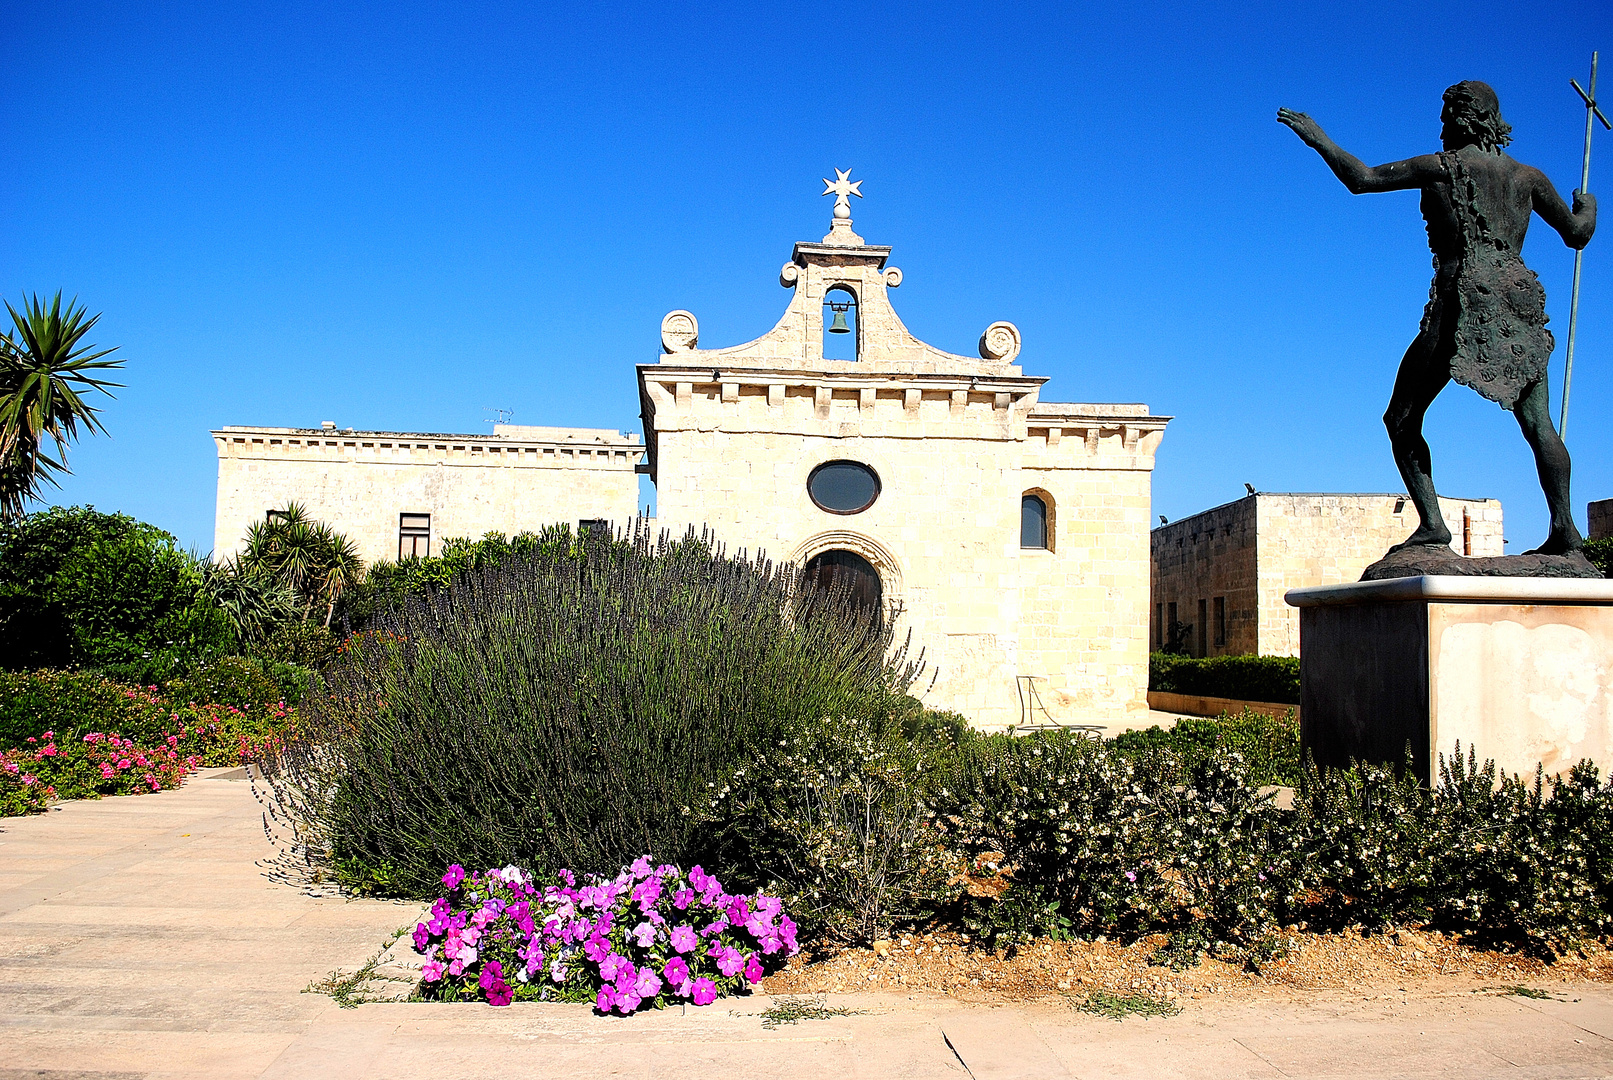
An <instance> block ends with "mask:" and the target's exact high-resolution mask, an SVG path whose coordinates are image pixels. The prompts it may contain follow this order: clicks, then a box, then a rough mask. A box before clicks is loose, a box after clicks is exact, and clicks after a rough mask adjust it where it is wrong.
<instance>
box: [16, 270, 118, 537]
mask: <svg viewBox="0 0 1613 1080" xmlns="http://www.w3.org/2000/svg"><path fill="white" fill-rule="evenodd" d="M6 311H7V312H8V313H9V314H10V315H11V322H12V328H11V329H10V330H5V331H0V519H5V520H15V519H16V518H19V517H21V516H22V513H23V506H24V505H25V504H26V503H27V502H28V501H29V500H31V499H35V498H38V495H39V486H40V484H41V483H49V484H52V485H56V484H57V480H56V478H55V475H54V474H59V473H65V472H67V471H68V468H67V445H68V443H70V442H72V441H74V440H75V439H77V438H78V436H79V433H80V429H83V430H84V431H87V432H90V433H94V432H101V433H103V434H104V433H105V432H106V428H105V426H104V425H102V423H101V421H100V418H99V417H97V416H96V412H97V410H96V407H95V406H94V405H92V404H90V402H89V401H88V400H87V398H88V396H89V395H90V394H91V393H93V392H95V391H99V392H101V393H103V394H106V395H107V396H109V397H110V396H111V394H112V391H111V390H110V387H114V386H121V385H122V384H121V383H115V382H110V381H108V380H106V379H102V378H98V377H97V375H96V374H95V373H98V372H102V371H106V370H108V369H110V368H118V367H122V366H123V361H122V360H108V359H106V357H107V356H109V355H111V354H112V353H113V352H115V351H117V347H116V346H114V347H113V348H111V349H97V348H96V347H95V346H93V345H82V344H81V343H82V341H83V340H84V336H85V335H86V334H88V333H89V332H90V328H91V327H93V326H94V325H95V324H96V322H97V321H98V320H99V319H100V318H101V316H100V315H93V316H89V315H87V314H86V312H85V309H84V308H83V307H81V306H79V304H78V301H77V298H74V299H73V300H70V301H68V303H67V310H66V311H63V310H62V294H61V293H60V292H57V293H56V295H55V297H53V298H52V299H51V300H50V302H49V303H48V304H47V303H46V302H45V301H44V300H43V299H41V298H40V297H39V296H37V295H35V296H30V297H28V298H27V299H26V300H25V301H24V303H23V305H22V310H21V311H18V310H17V309H16V308H14V307H12V306H11V304H10V303H9V302H8V303H7V304H6Z"/></svg>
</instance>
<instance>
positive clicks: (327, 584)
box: [237, 502, 364, 627]
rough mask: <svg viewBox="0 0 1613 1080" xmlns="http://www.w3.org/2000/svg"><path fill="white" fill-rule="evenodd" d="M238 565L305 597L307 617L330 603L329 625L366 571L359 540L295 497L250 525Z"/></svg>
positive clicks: (328, 606)
mask: <svg viewBox="0 0 1613 1080" xmlns="http://www.w3.org/2000/svg"><path fill="white" fill-rule="evenodd" d="M237 565H238V567H239V569H240V570H241V572H243V573H247V574H261V575H264V576H266V577H271V578H274V579H275V580H277V581H279V582H281V583H283V584H284V585H285V587H286V588H288V589H290V590H291V591H292V592H293V593H295V594H296V595H297V598H298V599H299V600H300V601H301V602H302V604H303V618H309V617H311V616H312V614H313V609H314V605H315V604H316V603H321V604H324V605H325V625H326V626H327V627H329V626H330V620H331V616H332V615H333V614H334V613H335V611H336V600H337V598H338V597H340V596H341V595H342V591H343V590H344V589H346V588H347V587H348V586H349V585H352V584H354V583H356V582H357V581H358V580H359V579H360V578H361V577H363V575H364V561H363V560H362V559H361V558H360V557H359V554H358V545H356V544H354V543H353V541H351V540H349V539H348V538H347V537H346V536H343V535H342V534H341V533H339V532H337V531H336V530H335V529H332V528H331V527H330V526H329V525H326V524H325V523H324V522H321V521H315V520H314V519H313V518H311V517H309V516H308V511H307V510H306V509H305V508H304V507H303V506H302V505H301V504H299V503H295V502H292V503H287V504H286V508H285V510H283V511H281V512H279V513H277V514H275V515H274V516H273V517H271V518H270V519H269V520H267V521H261V522H256V523H254V524H253V525H252V527H251V528H250V529H248V530H247V533H246V547H245V549H244V550H243V551H242V552H241V555H240V558H239V559H238V560H237Z"/></svg>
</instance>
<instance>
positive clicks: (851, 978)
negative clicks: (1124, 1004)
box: [762, 930, 1613, 1002]
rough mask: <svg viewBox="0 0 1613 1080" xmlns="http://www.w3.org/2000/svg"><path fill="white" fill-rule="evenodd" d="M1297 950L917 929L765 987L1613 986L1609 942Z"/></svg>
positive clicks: (1401, 936) (986, 993) (1425, 989)
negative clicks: (1191, 954) (1235, 960)
mask: <svg viewBox="0 0 1613 1080" xmlns="http://www.w3.org/2000/svg"><path fill="white" fill-rule="evenodd" d="M1284 939H1285V941H1286V942H1287V943H1288V948H1287V955H1286V956H1285V957H1283V958H1281V959H1274V960H1271V961H1268V962H1266V963H1263V964H1261V965H1260V970H1259V971H1254V970H1251V969H1250V968H1249V967H1248V966H1247V965H1244V964H1232V963H1223V962H1221V961H1218V960H1214V959H1208V958H1206V959H1204V960H1203V961H1202V962H1201V963H1199V965H1198V966H1197V967H1193V968H1189V969H1188V970H1185V971H1172V970H1171V969H1170V968H1169V967H1166V966H1158V965H1154V964H1150V963H1149V962H1148V961H1149V958H1150V957H1151V956H1152V955H1153V953H1154V951H1155V949H1156V948H1157V947H1158V946H1159V945H1160V944H1161V943H1162V942H1163V941H1164V937H1163V936H1155V937H1150V938H1144V939H1143V940H1142V941H1140V942H1137V943H1136V944H1133V945H1117V944H1113V943H1105V942H1087V941H1076V942H1038V943H1037V944H1035V945H1032V946H1029V947H1027V948H1025V949H1022V950H1020V951H1019V952H1017V953H1016V954H1013V955H1006V954H1002V953H993V952H987V951H984V950H982V949H979V948H977V947H975V946H973V945H971V944H970V943H969V942H968V940H967V939H966V938H965V937H964V936H963V935H960V934H955V933H935V934H913V935H907V936H902V937H898V938H896V939H894V940H892V941H890V942H880V943H878V945H877V947H876V948H875V949H849V950H846V951H844V952H840V953H837V954H834V955H827V956H817V957H808V956H807V955H806V954H804V953H803V954H802V955H801V956H797V957H795V958H794V959H793V960H791V962H790V964H789V965H788V966H787V967H786V968H785V969H784V970H782V971H779V972H778V973H777V974H775V975H772V976H770V977H769V978H768V979H767V980H766V981H765V983H764V984H763V987H762V989H763V990H764V991H765V992H767V993H770V994H822V993H853V992H858V991H883V992H886V993H889V992H902V991H907V992H912V993H931V994H947V995H949V996H951V997H954V998H957V999H959V1000H962V1001H974V1002H984V1001H1027V1000H1035V999H1038V998H1047V997H1056V996H1066V997H1068V996H1072V995H1081V994H1083V993H1090V992H1092V991H1097V990H1103V991H1108V992H1109V993H1113V994H1122V995H1146V996H1149V997H1153V998H1159V999H1164V1000H1167V1001H1177V1000H1186V999H1197V998H1202V997H1204V996H1206V995H1210V994H1217V995H1233V996H1240V997H1242V996H1254V997H1259V996H1264V997H1265V999H1266V1000H1273V999H1278V1000H1280V999H1283V998H1287V999H1291V1000H1300V999H1303V998H1304V997H1305V996H1306V995H1308V994H1310V993H1312V992H1314V991H1317V990H1345V991H1350V992H1353V993H1358V994H1360V995H1362V997H1363V998H1367V999H1371V998H1388V999H1397V1000H1398V999H1401V998H1405V997H1407V996H1427V995H1447V994H1451V993H1461V992H1480V993H1482V992H1485V991H1491V992H1496V991H1504V990H1506V989H1509V988H1515V987H1518V986H1529V987H1533V988H1538V989H1543V990H1545V991H1548V992H1549V991H1550V990H1551V988H1552V985H1553V984H1563V983H1568V982H1575V981H1583V980H1595V981H1601V982H1613V954H1610V953H1608V952H1607V951H1606V950H1604V949H1601V948H1600V947H1587V948H1586V949H1585V950H1584V951H1583V953H1570V954H1569V955H1568V956H1565V957H1563V958H1561V959H1559V960H1557V961H1556V962H1554V963H1549V964H1548V963H1545V962H1543V961H1541V960H1537V959H1533V958H1530V957H1527V956H1520V955H1518V954H1516V953H1506V952H1492V951H1487V950H1484V949H1477V948H1469V947H1467V946H1465V945H1463V944H1461V943H1460V942H1459V941H1457V940H1456V939H1454V938H1450V937H1446V936H1444V935H1441V934H1438V933H1433V932H1421V931H1410V930H1400V931H1392V932H1390V933H1388V934H1374V935H1362V934H1360V933H1353V932H1346V933H1342V934H1314V933H1289V934H1286V935H1284Z"/></svg>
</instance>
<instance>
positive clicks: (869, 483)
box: [638, 176, 1167, 727]
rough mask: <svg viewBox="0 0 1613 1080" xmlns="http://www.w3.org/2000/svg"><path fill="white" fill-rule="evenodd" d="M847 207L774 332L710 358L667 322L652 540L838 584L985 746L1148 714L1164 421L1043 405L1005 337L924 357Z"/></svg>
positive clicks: (1142, 414) (655, 432) (798, 272)
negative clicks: (742, 557) (1020, 726)
mask: <svg viewBox="0 0 1613 1080" xmlns="http://www.w3.org/2000/svg"><path fill="white" fill-rule="evenodd" d="M837 185H838V187H839V188H840V189H842V190H837ZM849 187H850V184H849V183H848V182H847V181H846V178H845V177H844V176H841V177H840V178H839V180H837V181H836V183H835V184H831V185H830V191H831V192H835V193H837V194H839V196H840V198H839V200H838V203H837V206H836V210H835V218H834V221H833V228H832V229H831V231H830V233H829V235H828V236H826V237H824V238H823V240H822V241H821V242H819V243H798V244H796V245H795V247H794V250H793V252H792V253H791V256H790V259H789V261H788V262H786V263H785V264H784V267H783V269H782V270H781V271H780V275H779V283H780V284H781V285H782V286H783V287H784V288H786V289H789V290H791V297H790V302H789V305H788V307H787V309H786V310H785V312H784V316H783V318H782V319H780V320H779V323H778V325H777V326H775V327H774V328H773V329H772V330H771V331H770V332H769V333H767V334H765V335H763V336H762V337H760V338H757V339H756V340H754V341H751V342H748V343H746V344H743V345H735V346H731V347H726V348H717V349H702V348H700V347H699V345H698V338H699V329H698V324H697V322H696V320H695V317H694V316H693V315H692V314H690V313H689V312H687V311H674V312H672V313H671V314H669V315H667V317H666V318H665V320H664V321H663V323H662V345H663V349H664V353H665V355H663V356H662V357H661V361H660V363H658V364H646V365H642V366H640V367H639V369H638V376H639V389H640V394H641V397H642V402H643V420H644V432H645V442H646V444H647V446H648V457H649V473H650V476H651V478H652V479H653V480H654V481H655V485H656V495H657V514H658V518H659V523H660V524H661V525H663V526H666V527H669V528H671V529H672V530H674V531H675V532H676V531H680V530H682V529H684V528H686V527H691V526H692V527H696V528H699V527H701V526H710V527H711V528H712V529H713V530H714V531H715V533H716V535H717V537H718V538H719V539H721V540H722V541H724V542H726V543H727V544H728V545H729V546H730V547H732V548H744V549H748V550H750V551H753V552H755V551H765V552H766V553H767V554H768V555H770V556H772V557H774V558H776V559H781V560H791V561H794V562H797V563H799V564H803V565H805V566H806V567H807V569H808V571H809V572H810V573H814V574H822V575H844V576H849V577H850V578H851V579H852V580H854V581H855V582H857V583H858V587H859V590H860V591H861V592H862V593H863V594H864V595H866V596H868V597H870V598H871V599H875V598H877V599H878V600H880V601H881V602H882V603H883V604H884V605H885V606H886V607H887V609H889V610H892V611H896V612H898V613H899V615H898V618H899V619H900V620H901V622H900V624H899V625H900V627H901V629H903V630H907V629H911V631H912V633H913V641H914V643H915V644H916V645H917V646H919V647H922V648H923V650H924V655H925V659H926V661H927V662H928V664H929V666H930V669H931V670H932V671H933V673H934V676H935V681H934V684H933V686H931V687H930V689H929V690H928V692H927V693H926V695H925V700H926V701H928V702H929V703H930V704H931V705H933V706H936V707H940V708H947V709H955V710H957V711H958V712H960V713H962V714H964V715H965V716H967V717H969V718H970V719H971V720H972V721H974V722H975V723H976V724H977V725H979V726H983V727H1002V726H1006V725H1008V724H1014V723H1020V722H1023V721H1028V720H1038V721H1039V720H1043V719H1044V718H1050V719H1053V720H1058V721H1066V722H1068V721H1094V722H1098V723H1102V722H1104V721H1106V720H1117V719H1122V718H1125V717H1127V716H1128V715H1136V714H1139V713H1141V712H1143V711H1144V710H1146V708H1147V680H1148V675H1147V666H1148V639H1147V633H1148V582H1147V573H1148V564H1147V550H1148V549H1147V543H1148V521H1149V505H1150V504H1149V497H1150V480H1151V470H1152V469H1153V465H1154V452H1155V450H1156V448H1157V447H1158V446H1159V443H1160V440H1161V438H1162V437H1163V435H1164V431H1165V424H1166V420H1167V418H1166V417H1159V416H1153V415H1151V414H1150V413H1149V411H1148V408H1147V407H1146V406H1144V405H1109V404H1056V403H1051V402H1045V401H1042V400H1041V390H1042V386H1043V384H1044V383H1045V382H1046V381H1047V380H1046V379H1045V378H1041V377H1035V376H1028V375H1026V374H1024V372H1023V371H1022V369H1021V368H1020V367H1019V366H1018V365H1017V364H1016V363H1015V361H1016V359H1017V358H1018V354H1019V350H1020V335H1019V331H1018V330H1017V329H1015V328H1014V326H1013V325H1011V324H1009V323H1003V322H999V323H994V324H992V325H991V326H990V327H988V328H987V329H986V331H985V333H984V334H983V335H982V336H981V339H980V350H979V351H980V355H979V356H978V357H971V356H958V355H953V354H950V353H946V352H943V351H941V350H940V349H937V348H934V347H933V346H930V345H927V344H925V343H924V342H922V341H919V340H918V339H917V338H915V337H914V336H913V335H912V334H911V333H909V332H908V330H907V328H906V327H905V326H903V324H902V321H901V320H900V319H899V318H898V317H897V315H896V313H895V311H894V310H893V309H892V307H891V304H890V298H889V291H890V290H891V289H894V288H896V287H897V286H899V285H900V284H901V283H902V272H901V271H900V270H898V269H897V268H895V267H894V266H890V265H889V256H890V251H891V249H890V248H888V247H878V246H872V245H868V244H865V243H863V241H862V238H861V237H859V236H857V235H856V234H855V233H853V232H852V231H851V220H850V216H849V209H848V208H847V207H846V202H847V200H846V198H845V191H844V190H843V189H845V188H849ZM827 193H828V192H826V194H827ZM852 193H855V192H852ZM837 332H838V333H837ZM842 342H844V344H843V345H842V344H841V343H842ZM837 346H839V355H840V356H841V357H843V358H840V359H836V358H834V357H833V356H832V355H829V354H830V353H832V352H834V351H836V347H837Z"/></svg>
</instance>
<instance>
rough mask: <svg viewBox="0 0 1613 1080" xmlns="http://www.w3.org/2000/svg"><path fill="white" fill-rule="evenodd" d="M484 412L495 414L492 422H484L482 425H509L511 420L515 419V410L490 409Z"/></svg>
mask: <svg viewBox="0 0 1613 1080" xmlns="http://www.w3.org/2000/svg"><path fill="white" fill-rule="evenodd" d="M482 411H483V412H490V413H492V414H493V419H491V420H483V421H482V423H484V424H508V423H509V422H510V421H511V420H514V419H515V410H514V409H489V408H483V409H482Z"/></svg>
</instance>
